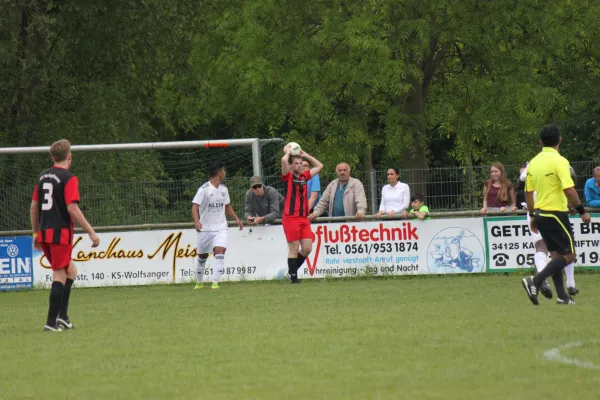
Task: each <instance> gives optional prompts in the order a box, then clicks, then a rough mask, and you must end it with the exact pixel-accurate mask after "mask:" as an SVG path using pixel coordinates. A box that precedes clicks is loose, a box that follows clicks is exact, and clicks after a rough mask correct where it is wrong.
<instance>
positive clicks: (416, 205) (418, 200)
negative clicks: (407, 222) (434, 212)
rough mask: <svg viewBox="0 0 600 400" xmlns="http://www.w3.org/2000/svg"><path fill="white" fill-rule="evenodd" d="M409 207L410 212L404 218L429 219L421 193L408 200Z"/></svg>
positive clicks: (427, 208)
mask: <svg viewBox="0 0 600 400" xmlns="http://www.w3.org/2000/svg"><path fill="white" fill-rule="evenodd" d="M410 205H411V207H412V210H410V212H409V213H408V214H407V215H406V216H405V217H404V218H419V219H420V220H424V219H431V217H429V207H427V206H426V205H425V197H424V196H423V195H422V194H421V193H415V195H414V196H412V197H411V198H410Z"/></svg>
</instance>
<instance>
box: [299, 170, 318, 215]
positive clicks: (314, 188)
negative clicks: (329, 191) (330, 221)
mask: <svg viewBox="0 0 600 400" xmlns="http://www.w3.org/2000/svg"><path fill="white" fill-rule="evenodd" d="M305 171H310V163H309V162H308V161H306V160H302V172H305ZM306 186H307V187H308V211H309V212H313V210H314V208H315V206H316V205H317V203H318V202H319V200H320V199H321V179H320V178H319V174H316V175H315V176H313V177H312V178H310V180H309V181H308V182H307V183H306Z"/></svg>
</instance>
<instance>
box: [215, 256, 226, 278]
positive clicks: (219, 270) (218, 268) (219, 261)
mask: <svg viewBox="0 0 600 400" xmlns="http://www.w3.org/2000/svg"><path fill="white" fill-rule="evenodd" d="M213 268H214V273H213V282H219V281H220V280H221V275H223V270H224V269H225V254H216V255H215V265H214V267H213Z"/></svg>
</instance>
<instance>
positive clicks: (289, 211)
mask: <svg viewBox="0 0 600 400" xmlns="http://www.w3.org/2000/svg"><path fill="white" fill-rule="evenodd" d="M281 180H282V181H283V182H284V186H283V190H284V192H285V203H284V204H285V206H284V209H283V215H290V216H296V217H308V187H307V185H306V182H308V181H309V180H310V171H305V172H302V173H301V174H300V175H294V174H292V173H291V172H288V174H287V175H282V176H281Z"/></svg>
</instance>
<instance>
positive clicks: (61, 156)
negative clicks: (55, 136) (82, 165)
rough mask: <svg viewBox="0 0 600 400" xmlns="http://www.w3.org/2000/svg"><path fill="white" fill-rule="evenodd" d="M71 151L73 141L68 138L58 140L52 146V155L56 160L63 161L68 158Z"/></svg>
mask: <svg viewBox="0 0 600 400" xmlns="http://www.w3.org/2000/svg"><path fill="white" fill-rule="evenodd" d="M70 152H71V142H69V141H68V140H67V139H61V140H57V141H56V142H54V143H52V146H50V155H51V156H52V159H53V160H54V162H62V161H65V160H66V159H67V156H68V155H69V153H70Z"/></svg>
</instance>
